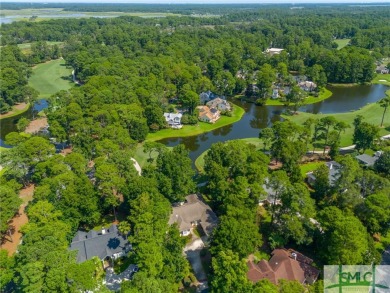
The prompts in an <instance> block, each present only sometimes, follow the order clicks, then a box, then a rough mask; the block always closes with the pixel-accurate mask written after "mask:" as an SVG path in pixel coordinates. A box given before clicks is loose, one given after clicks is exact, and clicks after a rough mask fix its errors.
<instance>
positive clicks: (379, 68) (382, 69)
mask: <svg viewBox="0 0 390 293" xmlns="http://www.w3.org/2000/svg"><path fill="white" fill-rule="evenodd" d="M375 72H376V73H380V74H389V72H390V71H389V69H388V68H387V67H386V66H384V65H379V66H377V67H376V69H375Z"/></svg>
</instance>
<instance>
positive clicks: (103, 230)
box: [102, 227, 106, 235]
mask: <svg viewBox="0 0 390 293" xmlns="http://www.w3.org/2000/svg"><path fill="white" fill-rule="evenodd" d="M104 234H106V229H104V227H102V235H104Z"/></svg>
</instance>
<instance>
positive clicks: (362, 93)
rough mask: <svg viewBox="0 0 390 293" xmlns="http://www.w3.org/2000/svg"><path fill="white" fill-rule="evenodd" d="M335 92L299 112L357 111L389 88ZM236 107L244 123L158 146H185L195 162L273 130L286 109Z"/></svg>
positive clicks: (339, 90)
mask: <svg viewBox="0 0 390 293" xmlns="http://www.w3.org/2000/svg"><path fill="white" fill-rule="evenodd" d="M329 89H330V90H331V91H332V92H333V95H332V97H330V98H329V99H327V100H325V101H322V102H319V103H316V104H312V105H307V106H303V107H301V108H300V109H299V110H300V111H303V112H309V113H315V114H317V113H324V114H331V113H343V112H350V111H353V110H358V109H359V108H361V107H363V106H365V105H366V104H368V103H374V102H376V101H378V100H380V99H381V98H383V97H384V96H385V91H386V90H387V89H388V87H386V86H384V85H359V86H354V87H350V88H345V87H329ZM234 103H235V104H237V105H238V106H240V107H242V108H244V110H245V114H244V116H243V117H242V119H241V120H240V121H238V122H236V123H234V124H230V125H227V126H224V127H221V128H219V129H216V130H213V131H211V132H208V133H203V134H200V135H197V136H191V137H184V138H167V139H163V140H160V141H159V142H161V143H163V144H165V145H167V146H175V145H177V144H179V143H182V144H184V145H185V146H186V147H187V149H188V150H189V151H190V157H191V159H192V160H195V159H196V158H197V157H198V156H199V155H200V154H201V153H202V152H204V151H205V150H207V149H209V148H210V147H211V145H212V144H213V143H216V142H218V141H227V140H232V139H239V138H247V137H257V136H258V135H259V130H260V129H262V128H266V127H270V126H271V125H272V123H274V122H276V121H281V120H282V117H281V116H280V115H281V114H282V113H283V112H284V111H285V110H286V108H285V107H284V106H256V105H255V104H252V103H245V102H240V101H235V102H234Z"/></svg>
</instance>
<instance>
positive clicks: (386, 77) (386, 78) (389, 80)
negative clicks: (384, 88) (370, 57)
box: [372, 73, 390, 86]
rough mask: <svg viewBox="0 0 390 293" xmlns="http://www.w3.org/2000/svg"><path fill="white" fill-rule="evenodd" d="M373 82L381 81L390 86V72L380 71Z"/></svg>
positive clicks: (380, 82)
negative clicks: (382, 72)
mask: <svg viewBox="0 0 390 293" xmlns="http://www.w3.org/2000/svg"><path fill="white" fill-rule="evenodd" d="M372 83H379V84H384V85H388V86H390V74H380V73H378V74H377V75H376V77H375V78H374V79H373V80H372Z"/></svg>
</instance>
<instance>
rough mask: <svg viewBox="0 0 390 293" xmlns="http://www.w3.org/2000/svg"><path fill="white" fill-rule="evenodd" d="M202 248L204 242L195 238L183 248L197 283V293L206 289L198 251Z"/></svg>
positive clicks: (205, 277) (204, 275)
mask: <svg viewBox="0 0 390 293" xmlns="http://www.w3.org/2000/svg"><path fill="white" fill-rule="evenodd" d="M192 235H194V234H192ZM195 237H196V236H195ZM203 247H204V242H203V241H202V239H200V238H195V239H194V240H193V241H192V242H191V243H189V244H188V245H187V246H186V247H185V248H184V253H185V255H186V257H187V259H188V261H189V262H190V264H191V266H192V269H193V271H194V274H195V277H196V279H197V280H198V282H199V284H198V287H197V292H205V291H206V290H207V288H208V283H207V276H206V273H205V271H204V270H203V266H202V261H201V259H200V251H201V250H202V248H203Z"/></svg>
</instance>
